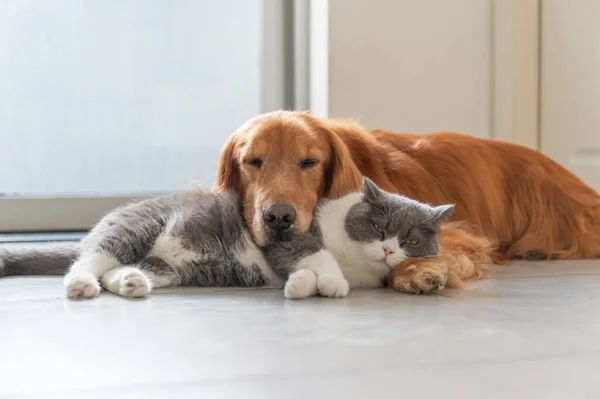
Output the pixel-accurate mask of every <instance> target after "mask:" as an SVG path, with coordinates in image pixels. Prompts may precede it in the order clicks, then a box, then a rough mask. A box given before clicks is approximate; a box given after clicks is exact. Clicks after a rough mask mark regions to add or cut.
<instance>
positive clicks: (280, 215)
mask: <svg viewBox="0 0 600 399" xmlns="http://www.w3.org/2000/svg"><path fill="white" fill-rule="evenodd" d="M262 218H263V222H264V223H265V226H267V227H268V228H269V229H271V230H276V231H284V230H287V229H289V228H290V226H291V225H293V224H294V222H295V221H296V210H295V209H294V207H292V206H291V205H288V204H273V205H268V206H267V207H265V209H264V210H263V214H262Z"/></svg>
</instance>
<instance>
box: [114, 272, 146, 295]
mask: <svg viewBox="0 0 600 399" xmlns="http://www.w3.org/2000/svg"><path fill="white" fill-rule="evenodd" d="M150 290H152V283H151V282H150V280H149V279H148V277H146V275H145V274H144V273H142V272H141V271H140V270H135V269H134V270H128V271H127V272H126V273H124V274H123V275H122V276H121V279H120V280H119V295H122V296H127V297H131V298H140V297H143V296H146V295H148V294H149V293H150Z"/></svg>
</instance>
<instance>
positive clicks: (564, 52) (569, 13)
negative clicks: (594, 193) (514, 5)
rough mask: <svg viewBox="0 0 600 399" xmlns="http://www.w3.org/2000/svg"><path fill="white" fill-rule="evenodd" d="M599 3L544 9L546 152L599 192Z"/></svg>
mask: <svg viewBox="0 0 600 399" xmlns="http://www.w3.org/2000/svg"><path fill="white" fill-rule="evenodd" d="M599 17H600V2H599V1H598V0H570V1H568V2H567V1H563V0H545V1H544V3H542V21H541V22H542V58H541V71H542V79H541V126H540V142H541V150H542V151H543V152H544V153H546V154H547V155H549V156H550V157H552V158H553V159H554V160H556V161H558V162H559V163H561V164H562V165H563V166H565V167H566V168H568V169H570V170H571V171H572V172H574V173H575V174H577V175H578V176H579V177H580V178H582V179H583V180H584V181H585V182H586V183H588V184H589V185H591V186H592V187H594V188H595V189H596V190H600V24H599V23H598V20H599Z"/></svg>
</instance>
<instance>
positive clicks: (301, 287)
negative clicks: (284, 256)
mask: <svg viewBox="0 0 600 399" xmlns="http://www.w3.org/2000/svg"><path fill="white" fill-rule="evenodd" d="M283 294H284V295H285V297H286V298H288V299H303V298H308V297H311V296H315V295H316V294H317V275H316V274H315V273H314V272H313V271H312V270H307V269H302V270H298V271H297V272H294V273H292V274H290V277H288V280H287V282H286V283H285V287H284V288H283Z"/></svg>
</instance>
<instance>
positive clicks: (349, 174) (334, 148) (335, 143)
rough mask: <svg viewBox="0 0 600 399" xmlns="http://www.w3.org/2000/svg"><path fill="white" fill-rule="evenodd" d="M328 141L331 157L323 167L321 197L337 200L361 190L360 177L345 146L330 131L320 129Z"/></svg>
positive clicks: (324, 128)
mask: <svg viewBox="0 0 600 399" xmlns="http://www.w3.org/2000/svg"><path fill="white" fill-rule="evenodd" d="M321 130H322V131H323V133H324V134H325V136H326V137H327V140H328V141H329V146H330V148H331V156H330V159H329V163H328V164H327V166H326V167H325V188H324V190H323V197H325V198H339V197H342V196H344V195H346V194H349V193H352V192H356V191H361V190H362V182H363V180H362V175H361V173H360V171H359V170H358V167H357V166H356V163H354V160H353V159H352V155H351V154H350V151H349V150H348V147H347V146H346V144H345V143H344V142H343V141H342V140H341V139H340V138H339V137H338V135H337V134H336V133H335V132H333V131H332V130H330V129H328V128H326V127H321Z"/></svg>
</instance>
